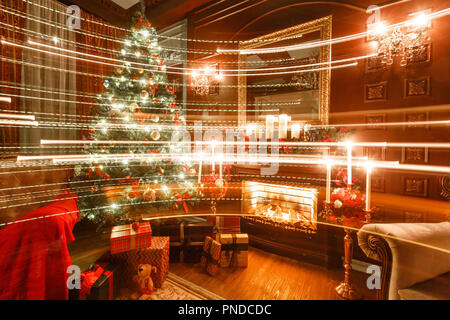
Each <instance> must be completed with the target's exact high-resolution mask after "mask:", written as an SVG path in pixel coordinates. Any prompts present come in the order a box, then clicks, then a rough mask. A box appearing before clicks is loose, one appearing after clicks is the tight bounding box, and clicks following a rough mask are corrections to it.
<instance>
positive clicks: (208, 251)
mask: <svg viewBox="0 0 450 320" xmlns="http://www.w3.org/2000/svg"><path fill="white" fill-rule="evenodd" d="M208 240H210V241H208ZM205 241H208V242H207V243H206V246H207V247H206V250H203V251H202V256H204V257H205V258H206V263H205V268H207V267H208V265H209V264H210V263H211V264H214V265H219V260H220V258H219V259H214V258H213V256H212V253H211V249H212V243H213V241H214V240H213V239H212V238H209V239H207V240H205Z"/></svg>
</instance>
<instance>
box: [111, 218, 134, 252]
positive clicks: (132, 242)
mask: <svg viewBox="0 0 450 320" xmlns="http://www.w3.org/2000/svg"><path fill="white" fill-rule="evenodd" d="M137 229H138V230H139V227H138V228H137ZM116 231H117V232H120V231H130V234H129V235H130V250H133V249H135V248H136V237H135V236H136V231H135V230H134V229H133V226H132V225H131V224H130V225H129V227H125V228H123V229H114V232H116Z"/></svg>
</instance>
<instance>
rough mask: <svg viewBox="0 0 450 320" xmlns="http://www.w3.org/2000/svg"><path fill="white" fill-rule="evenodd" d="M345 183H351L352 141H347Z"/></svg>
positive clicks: (349, 184)
mask: <svg viewBox="0 0 450 320" xmlns="http://www.w3.org/2000/svg"><path fill="white" fill-rule="evenodd" d="M347 185H348V186H349V187H351V185H352V142H351V141H347Z"/></svg>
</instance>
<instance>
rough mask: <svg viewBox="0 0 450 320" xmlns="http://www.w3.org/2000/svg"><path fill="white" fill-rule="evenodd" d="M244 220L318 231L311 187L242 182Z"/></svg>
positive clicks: (315, 199) (313, 192) (314, 200)
mask: <svg viewBox="0 0 450 320" xmlns="http://www.w3.org/2000/svg"><path fill="white" fill-rule="evenodd" d="M242 184H243V185H242V196H243V197H242V198H243V201H242V212H243V213H244V214H249V215H248V216H245V217H244V219H247V220H251V221H257V222H260V223H265V224H271V225H273V226H277V227H280V228H284V229H290V230H295V231H301V232H306V233H316V232H317V195H318V191H317V189H314V188H306V187H297V186H291V185H276V184H269V183H263V182H256V181H243V182H242Z"/></svg>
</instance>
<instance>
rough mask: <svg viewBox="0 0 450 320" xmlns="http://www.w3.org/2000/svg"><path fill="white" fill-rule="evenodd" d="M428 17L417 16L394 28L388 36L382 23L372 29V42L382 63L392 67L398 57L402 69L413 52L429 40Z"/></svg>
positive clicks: (423, 15)
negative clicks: (373, 41)
mask: <svg viewBox="0 0 450 320" xmlns="http://www.w3.org/2000/svg"><path fill="white" fill-rule="evenodd" d="M429 27H430V20H429V17H428V16H427V15H425V14H423V13H422V14H418V15H416V16H415V17H414V18H413V19H412V20H410V21H408V22H407V23H406V24H405V25H404V26H396V27H395V28H394V29H393V31H392V33H391V34H390V35H388V34H387V32H386V27H385V26H384V24H382V23H377V24H376V25H375V26H374V27H373V31H372V34H373V40H375V41H376V43H377V47H378V54H379V55H380V56H381V57H382V61H381V62H382V63H384V64H387V65H392V64H393V62H394V57H400V59H401V60H400V66H402V67H404V66H406V64H407V60H408V59H411V58H412V57H413V55H414V52H415V50H417V49H419V50H420V49H421V48H422V47H423V46H424V43H425V41H428V40H429V36H428V30H429Z"/></svg>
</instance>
